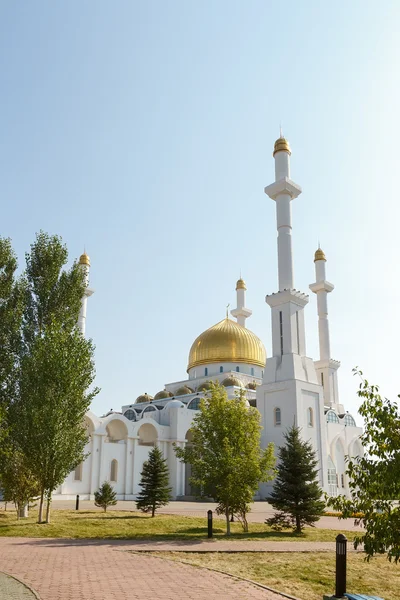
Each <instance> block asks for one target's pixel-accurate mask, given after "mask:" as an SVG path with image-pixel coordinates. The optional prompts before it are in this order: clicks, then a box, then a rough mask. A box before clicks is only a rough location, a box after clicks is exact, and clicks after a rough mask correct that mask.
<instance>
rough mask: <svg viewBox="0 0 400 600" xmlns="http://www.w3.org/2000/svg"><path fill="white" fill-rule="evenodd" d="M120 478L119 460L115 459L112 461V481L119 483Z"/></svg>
mask: <svg viewBox="0 0 400 600" xmlns="http://www.w3.org/2000/svg"><path fill="white" fill-rule="evenodd" d="M117 479H118V462H117V461H116V460H115V458H114V460H112V461H111V469H110V481H113V482H114V483H117Z"/></svg>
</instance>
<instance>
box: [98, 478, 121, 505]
mask: <svg viewBox="0 0 400 600" xmlns="http://www.w3.org/2000/svg"><path fill="white" fill-rule="evenodd" d="M94 503H95V505H96V506H99V507H100V508H103V509H104V512H106V511H107V507H108V506H115V505H116V504H117V494H116V493H115V491H114V488H113V487H112V485H111V484H110V483H108V481H105V482H104V483H103V485H101V486H100V488H99V490H98V491H97V492H95V493H94Z"/></svg>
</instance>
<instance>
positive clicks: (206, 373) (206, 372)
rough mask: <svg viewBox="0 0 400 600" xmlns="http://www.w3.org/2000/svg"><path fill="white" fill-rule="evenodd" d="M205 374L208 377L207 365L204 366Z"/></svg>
mask: <svg viewBox="0 0 400 600" xmlns="http://www.w3.org/2000/svg"><path fill="white" fill-rule="evenodd" d="M204 375H205V376H206V377H207V375H208V368H207V367H205V368H204Z"/></svg>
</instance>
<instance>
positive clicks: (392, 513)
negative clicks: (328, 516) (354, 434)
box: [328, 368, 400, 562]
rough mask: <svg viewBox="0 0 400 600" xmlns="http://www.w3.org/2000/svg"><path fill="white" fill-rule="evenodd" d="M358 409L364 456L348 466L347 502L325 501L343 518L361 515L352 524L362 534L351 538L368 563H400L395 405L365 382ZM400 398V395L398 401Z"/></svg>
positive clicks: (399, 438)
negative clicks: (381, 557) (382, 557)
mask: <svg viewBox="0 0 400 600" xmlns="http://www.w3.org/2000/svg"><path fill="white" fill-rule="evenodd" d="M354 374H355V375H359V376H360V378H361V383H360V386H359V390H358V396H359V397H360V398H362V400H363V402H362V404H361V406H360V408H359V413H360V415H361V416H362V417H363V418H364V423H365V428H364V432H363V434H362V435H361V436H360V441H361V443H362V446H363V449H364V454H363V456H358V457H355V458H352V459H350V460H348V463H347V475H348V478H349V487H350V491H351V498H350V499H349V498H346V497H345V496H338V497H336V498H329V499H328V505H329V506H331V507H333V508H334V509H336V510H339V511H341V514H342V518H351V517H353V516H354V515H355V514H361V515H362V516H361V517H360V518H357V519H356V523H357V524H360V523H362V524H363V526H364V530H363V531H362V533H360V534H357V535H356V536H355V538H354V547H355V548H357V547H358V546H359V545H360V544H362V545H363V549H364V552H366V554H367V557H368V559H369V558H371V557H372V556H374V555H375V554H384V553H387V555H388V559H389V560H394V561H395V562H398V560H399V559H400V508H399V505H398V502H397V505H395V504H394V503H393V501H398V500H399V499H400V411H399V406H398V403H396V402H393V401H391V400H388V399H387V398H382V396H381V395H380V394H379V387H378V386H376V385H372V384H370V383H369V382H368V381H367V380H366V379H364V377H363V374H362V372H361V371H359V370H358V369H357V368H356V369H354ZM398 397H399V398H400V395H399V396H398Z"/></svg>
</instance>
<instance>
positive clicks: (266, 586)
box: [125, 550, 300, 600]
mask: <svg viewBox="0 0 400 600" xmlns="http://www.w3.org/2000/svg"><path fill="white" fill-rule="evenodd" d="M125 552H131V553H132V554H142V552H140V550H139V551H136V550H125ZM153 552H157V550H155V551H153ZM193 553H194V552H193ZM149 554H152V552H151V551H150V552H149ZM187 554H190V552H187ZM153 556H154V555H153ZM154 558H161V560H167V561H168V562H178V563H180V564H181V565H188V566H189V567H195V568H197V569H206V570H207V571H212V572H213V573H221V575H227V576H228V577H230V578H231V579H236V580H237V581H245V582H246V583H251V584H252V585H255V586H257V587H259V588H261V589H263V590H267V591H268V592H273V593H274V594H278V595H279V596H283V598H287V599H288V600H300V598H296V596H290V595H289V594H286V593H285V592H280V591H279V590H276V589H275V588H272V587H269V586H268V585H264V584H263V583H259V582H258V581H254V580H253V579H246V578H245V577H239V576H238V575H232V573H228V572H227V571H222V569H213V568H212V567H201V566H200V565H191V564H190V563H188V562H185V561H183V560H173V559H172V558H166V557H163V556H155V557H154Z"/></svg>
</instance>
